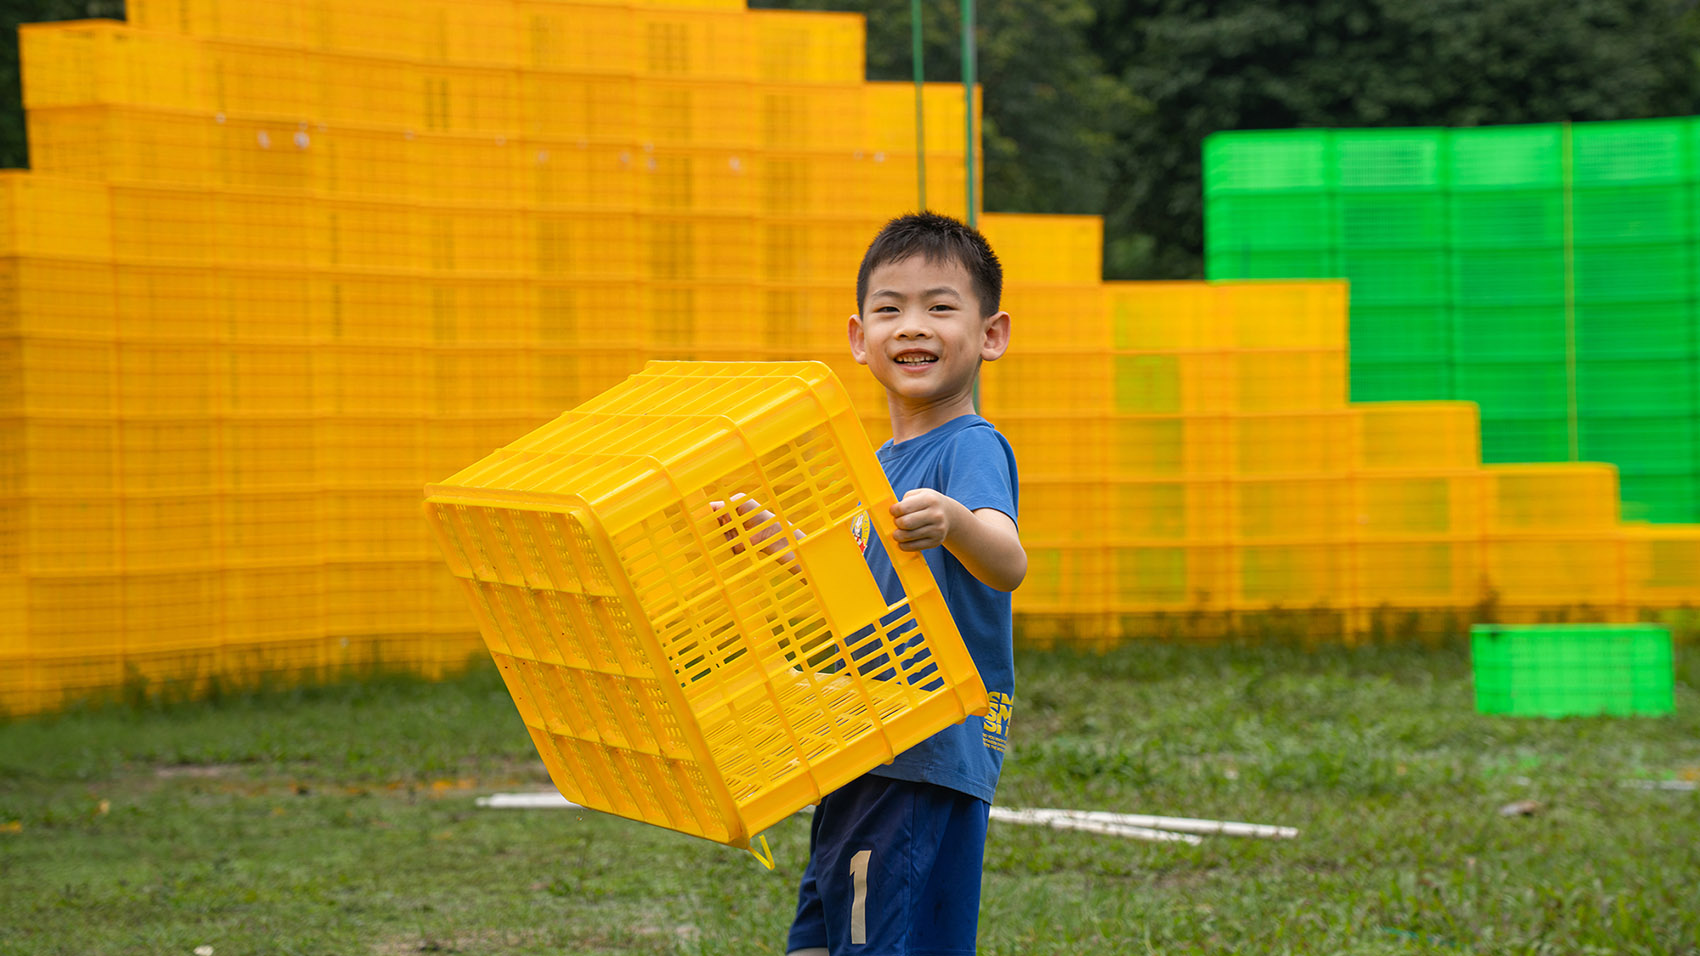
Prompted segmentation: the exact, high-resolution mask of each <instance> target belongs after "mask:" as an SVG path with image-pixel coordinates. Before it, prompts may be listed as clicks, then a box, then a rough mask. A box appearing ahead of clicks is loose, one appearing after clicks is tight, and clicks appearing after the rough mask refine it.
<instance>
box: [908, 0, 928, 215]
mask: <svg viewBox="0 0 1700 956" xmlns="http://www.w3.org/2000/svg"><path fill="white" fill-rule="evenodd" d="M909 58H910V61H911V62H913V63H914V65H915V195H916V197H917V198H918V201H919V202H920V205H919V206H917V207H916V209H917V210H924V209H926V208H927V137H926V133H925V130H926V112H927V111H926V109H925V108H923V106H922V105H921V99H922V97H921V90H922V84H923V83H925V82H926V74H925V73H924V72H923V71H922V69H921V0H909Z"/></svg>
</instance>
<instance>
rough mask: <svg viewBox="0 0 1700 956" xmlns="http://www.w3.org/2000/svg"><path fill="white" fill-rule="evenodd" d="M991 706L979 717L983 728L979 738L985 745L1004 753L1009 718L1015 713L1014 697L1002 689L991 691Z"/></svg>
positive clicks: (1007, 742) (1007, 736)
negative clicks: (984, 714)
mask: <svg viewBox="0 0 1700 956" xmlns="http://www.w3.org/2000/svg"><path fill="white" fill-rule="evenodd" d="M990 696H991V701H992V704H991V707H989V708H988V709H987V710H986V716H984V717H982V718H980V723H981V726H982V728H983V730H982V733H981V735H980V736H981V739H982V740H984V741H985V742H986V746H988V747H990V748H992V749H993V750H996V751H997V752H998V753H1005V752H1007V751H1008V750H1009V719H1010V717H1012V716H1014V714H1015V698H1014V697H1013V696H1011V695H1009V694H1005V693H1003V692H1002V691H996V690H994V691H992V693H991V695H990Z"/></svg>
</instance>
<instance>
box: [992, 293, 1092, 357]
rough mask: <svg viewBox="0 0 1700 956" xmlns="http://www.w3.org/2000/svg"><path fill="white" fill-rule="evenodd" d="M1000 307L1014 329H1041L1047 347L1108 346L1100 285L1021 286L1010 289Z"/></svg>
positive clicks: (1083, 347) (1079, 347) (1085, 347)
mask: <svg viewBox="0 0 1700 956" xmlns="http://www.w3.org/2000/svg"><path fill="white" fill-rule="evenodd" d="M1001 305H1002V308H1003V310H1004V311H1006V312H1008V313H1009V314H1010V315H1011V316H1013V321H1014V322H1015V323H1016V325H1017V327H1018V328H1020V329H1022V330H1024V331H1025V330H1027V329H1044V330H1045V339H1044V341H1045V344H1046V345H1047V346H1049V347H1053V348H1059V349H1065V348H1066V349H1108V348H1109V347H1110V345H1111V339H1112V335H1111V331H1110V323H1109V315H1110V312H1109V310H1108V309H1107V308H1105V296H1104V286H1103V285H1102V284H1100V283H1096V282H1093V283H1086V282H1071V283H1062V282H1058V283H1039V282H1033V283H1029V282H1021V283H1019V284H1012V285H1011V286H1010V288H1009V290H1008V291H1007V292H1006V293H1005V294H1004V296H1003V301H1002V303H1001ZM1027 341H1030V340H1026V339H1024V340H1023V342H1024V344H1025V343H1026V342H1027Z"/></svg>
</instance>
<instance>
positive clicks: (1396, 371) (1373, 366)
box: [1351, 361, 1453, 402]
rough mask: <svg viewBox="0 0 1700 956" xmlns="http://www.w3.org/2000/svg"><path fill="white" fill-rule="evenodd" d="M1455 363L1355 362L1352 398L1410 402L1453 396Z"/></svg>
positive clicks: (1363, 400)
mask: <svg viewBox="0 0 1700 956" xmlns="http://www.w3.org/2000/svg"><path fill="white" fill-rule="evenodd" d="M1452 371H1453V370H1452V363H1451V362H1446V361H1438V362H1367V361H1366V362H1357V361H1354V362H1352V368H1351V400H1352V401H1354V402H1410V401H1429V400H1432V399H1437V398H1451V397H1452Z"/></svg>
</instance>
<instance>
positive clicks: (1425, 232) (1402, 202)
mask: <svg viewBox="0 0 1700 956" xmlns="http://www.w3.org/2000/svg"><path fill="white" fill-rule="evenodd" d="M1335 205H1336V211H1337V215H1338V216H1339V219H1340V238H1339V242H1340V243H1341V244H1342V245H1344V246H1345V247H1346V248H1348V249H1354V248H1355V249H1429V248H1440V247H1443V246H1445V245H1446V241H1447V235H1448V232H1447V216H1446V200H1445V199H1444V198H1443V197H1442V196H1441V195H1440V194H1439V193H1438V192H1426V193H1425V192H1350V193H1349V192H1341V193H1340V194H1339V195H1338V196H1337V197H1336V199H1335Z"/></svg>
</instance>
